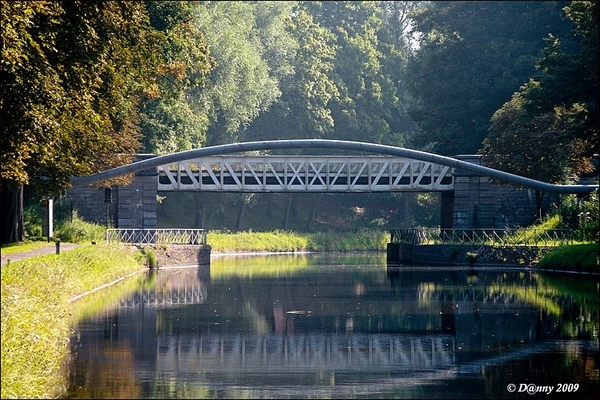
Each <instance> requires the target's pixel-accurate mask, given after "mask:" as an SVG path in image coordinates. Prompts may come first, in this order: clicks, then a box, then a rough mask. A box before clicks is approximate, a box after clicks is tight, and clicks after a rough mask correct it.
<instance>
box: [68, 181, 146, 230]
mask: <svg viewBox="0 0 600 400" xmlns="http://www.w3.org/2000/svg"><path fill="white" fill-rule="evenodd" d="M157 175H158V173H157V171H156V169H149V170H144V171H140V172H138V173H136V175H135V177H134V179H133V182H132V183H131V184H130V185H128V186H112V187H110V189H111V195H112V196H111V197H112V199H111V200H112V202H110V203H106V202H105V189H106V188H99V189H96V188H93V187H91V186H77V187H73V188H71V189H69V190H67V198H68V199H70V200H71V201H72V202H73V209H74V210H77V214H78V215H79V216H80V217H81V218H82V219H83V220H85V221H89V222H94V223H98V224H101V225H106V226H109V227H112V228H131V229H146V228H156V226H157V203H156V195H157V184H156V181H157Z"/></svg>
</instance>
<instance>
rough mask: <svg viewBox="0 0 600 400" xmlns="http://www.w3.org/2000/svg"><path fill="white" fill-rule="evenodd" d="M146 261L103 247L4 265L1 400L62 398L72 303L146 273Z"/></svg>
mask: <svg viewBox="0 0 600 400" xmlns="http://www.w3.org/2000/svg"><path fill="white" fill-rule="evenodd" d="M3 251H4V249H3ZM145 262H146V261H145V259H143V258H142V257H141V256H140V255H139V254H137V253H131V252H129V251H127V250H125V249H123V248H118V247H116V246H108V245H104V244H99V245H95V246H94V245H81V246H79V247H78V248H76V249H73V250H70V251H68V252H64V253H62V254H59V255H57V254H49V255H43V256H38V257H34V258H31V259H28V260H23V261H17V262H13V263H9V264H7V265H6V266H3V267H2V270H1V272H2V295H1V296H2V336H1V341H2V361H1V362H2V378H1V379H2V398H42V397H55V396H57V395H58V394H60V392H61V391H62V390H64V385H65V382H64V379H65V377H64V376H63V375H64V374H62V372H61V368H62V365H63V364H62V363H63V361H64V360H65V356H66V355H67V354H68V351H69V349H68V338H69V335H70V328H71V322H72V320H71V312H72V305H71V304H70V300H71V299H72V298H74V297H75V296H77V295H80V294H82V293H85V292H87V291H90V290H93V289H95V288H97V287H98V286H100V285H102V284H105V283H108V282H111V281H113V280H116V279H119V278H121V277H123V276H126V275H128V274H130V273H132V272H134V271H136V270H140V269H142V268H143V267H144V264H145Z"/></svg>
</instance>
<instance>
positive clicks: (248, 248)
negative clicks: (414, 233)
mask: <svg viewBox="0 0 600 400" xmlns="http://www.w3.org/2000/svg"><path fill="white" fill-rule="evenodd" d="M388 241H389V234H388V232H387V231H379V230H362V231H357V232H354V233H334V232H324V233H311V234H300V233H294V232H289V231H278V230H277V231H271V232H251V231H250V232H238V233H230V232H218V231H211V232H209V234H208V244H209V245H210V246H211V247H212V251H213V252H301V251H385V249H386V246H387V243H388ZM99 243H100V244H98V245H88V244H84V245H80V246H79V247H78V248H76V249H74V250H70V251H68V252H63V253H61V254H60V255H56V254H49V255H45V256H38V257H34V258H31V259H28V260H23V261H17V262H13V263H9V264H8V265H6V266H4V267H2V270H1V273H2V292H1V295H2V299H1V300H2V325H1V328H2V335H1V341H2V360H1V362H2V378H1V379H2V393H1V394H2V398H41V397H55V396H56V395H58V394H60V392H62V391H63V390H64V389H65V387H64V385H65V384H66V383H65V379H66V377H65V376H64V374H63V373H62V371H61V367H62V361H63V360H64V359H65V356H66V355H67V354H68V350H69V349H68V338H69V335H70V328H71V324H72V313H73V308H72V307H73V306H72V304H71V303H70V301H71V299H73V298H75V297H76V296H78V295H81V294H83V293H86V292H88V291H90V290H93V289H95V288H97V287H99V286H101V285H103V284H106V283H109V282H111V281H113V280H115V279H119V278H121V277H123V276H127V275H128V274H130V273H132V272H134V271H138V270H140V269H144V268H145V267H146V265H147V263H148V262H149V261H151V260H150V258H151V257H148V256H146V257H144V256H143V255H142V254H141V253H140V252H135V253H133V252H129V251H127V250H125V249H123V248H119V247H117V246H109V245H105V244H103V242H99ZM5 249H6V248H5V247H3V249H2V251H3V252H4V251H5ZM15 250H16V249H14V248H11V250H10V251H11V252H14V251H15ZM539 267H540V268H551V269H563V270H567V269H571V270H573V269H577V270H581V271H584V270H585V271H588V272H594V271H595V272H598V245H597V244H596V243H592V244H585V245H573V246H561V247H557V249H556V251H554V252H552V253H550V254H548V255H547V256H546V257H544V258H543V259H542V260H541V261H540V263H539Z"/></svg>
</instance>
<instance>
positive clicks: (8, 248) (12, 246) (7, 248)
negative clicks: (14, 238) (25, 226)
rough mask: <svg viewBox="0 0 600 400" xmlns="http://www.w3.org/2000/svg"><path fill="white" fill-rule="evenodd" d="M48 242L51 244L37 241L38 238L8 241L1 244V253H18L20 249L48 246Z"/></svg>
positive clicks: (27, 249)
mask: <svg viewBox="0 0 600 400" xmlns="http://www.w3.org/2000/svg"><path fill="white" fill-rule="evenodd" d="M49 244H52V243H48V242H47V241H38V240H36V241H25V242H17V243H8V244H3V245H2V248H1V251H2V254H4V255H6V254H15V253H20V252H22V251H29V250H36V249H40V248H42V247H46V246H48V245H49Z"/></svg>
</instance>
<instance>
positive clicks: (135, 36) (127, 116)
mask: <svg viewBox="0 0 600 400" xmlns="http://www.w3.org/2000/svg"><path fill="white" fill-rule="evenodd" d="M151 5H152V3H144V2H112V1H111V2H99V1H93V2H89V1H56V2H37V1H15V2H3V3H2V7H1V8H0V10H1V28H0V29H1V30H0V35H1V39H2V50H1V51H2V54H1V61H0V67H1V68H0V77H1V78H2V93H1V97H0V117H1V120H2V135H1V136H0V148H1V151H2V169H1V173H0V177H1V180H2V185H1V186H0V187H1V188H2V193H1V196H0V197H1V198H2V205H3V213H5V215H6V218H3V226H2V241H3V242H4V241H14V240H19V239H21V237H22V235H21V234H20V233H18V232H19V231H22V229H21V228H20V227H22V201H19V200H18V199H17V200H15V195H14V193H15V191H18V190H19V187H20V185H24V184H26V185H29V186H30V187H31V188H33V189H35V190H36V192H37V193H38V194H44V195H49V194H56V193H58V192H59V191H61V190H63V189H65V188H67V187H69V185H70V184H69V179H70V177H71V176H73V175H86V174H90V173H92V172H96V171H99V170H103V169H107V168H110V167H114V166H117V165H121V164H125V163H127V162H130V161H131V159H132V157H133V155H134V154H135V153H136V152H137V151H138V150H139V149H140V142H141V132H140V118H141V115H140V112H139V108H138V105H139V104H140V103H141V102H142V101H145V100H148V99H153V98H157V97H159V96H160V95H161V89H163V90H164V88H165V87H166V85H165V84H164V80H165V79H169V78H170V77H173V76H180V75H182V72H181V69H182V68H183V67H180V66H179V65H178V64H177V61H178V60H179V59H178V58H177V57H176V56H175V54H174V53H175V52H177V51H179V52H181V51H184V50H186V49H185V48H183V49H177V48H176V47H174V46H171V49H172V50H173V52H172V53H171V54H167V53H166V52H165V51H164V50H165V47H164V45H163V43H165V37H166V31H162V32H161V31H159V30H156V29H154V28H153V27H152V26H151V23H150V19H149V16H148V12H147V11H148V10H147V6H148V7H151ZM176 31H177V30H175V32H176ZM166 42H167V43H169V42H168V41H166ZM188 49H189V47H188ZM202 51H203V48H202V47H198V51H197V52H202ZM197 52H196V53H197ZM171 60H173V61H171ZM185 76H186V77H190V75H187V74H186V75H185ZM159 78H161V79H162V81H160V82H159ZM191 79H195V77H194V76H191ZM5 206H6V207H5Z"/></svg>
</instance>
